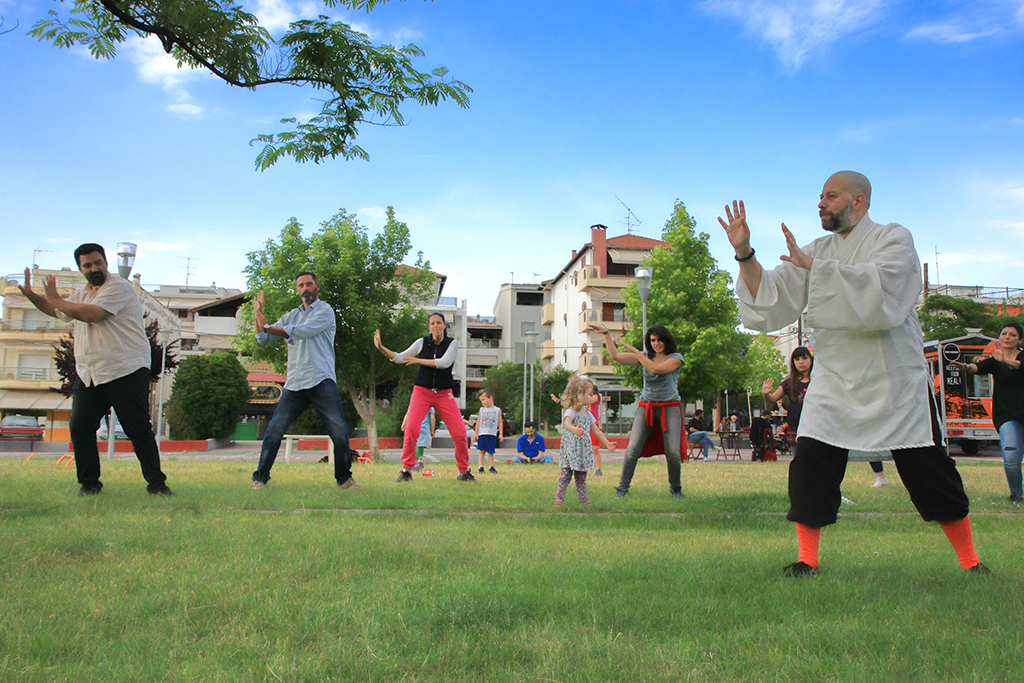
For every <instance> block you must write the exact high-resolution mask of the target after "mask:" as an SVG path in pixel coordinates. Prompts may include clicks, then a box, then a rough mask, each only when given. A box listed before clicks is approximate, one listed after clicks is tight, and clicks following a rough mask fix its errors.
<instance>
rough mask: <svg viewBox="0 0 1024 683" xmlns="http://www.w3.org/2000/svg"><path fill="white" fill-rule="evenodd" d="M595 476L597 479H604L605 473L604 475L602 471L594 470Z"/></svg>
mask: <svg viewBox="0 0 1024 683" xmlns="http://www.w3.org/2000/svg"><path fill="white" fill-rule="evenodd" d="M594 476H595V477H603V476H604V473H602V472H601V470H594Z"/></svg>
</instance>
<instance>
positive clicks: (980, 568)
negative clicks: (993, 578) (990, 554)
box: [967, 562, 992, 574]
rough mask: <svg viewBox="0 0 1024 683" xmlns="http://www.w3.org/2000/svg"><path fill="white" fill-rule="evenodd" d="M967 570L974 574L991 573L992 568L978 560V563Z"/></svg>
mask: <svg viewBox="0 0 1024 683" xmlns="http://www.w3.org/2000/svg"><path fill="white" fill-rule="evenodd" d="M967 571H969V572H972V573H974V574H991V573H992V570H991V569H989V568H988V567H986V566H985V565H984V564H982V563H981V562H979V563H978V564H976V565H974V566H973V567H970V568H969V569H968V570H967Z"/></svg>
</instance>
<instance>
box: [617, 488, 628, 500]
mask: <svg viewBox="0 0 1024 683" xmlns="http://www.w3.org/2000/svg"><path fill="white" fill-rule="evenodd" d="M628 495H629V489H624V488H622V487H617V488H616V489H615V497H616V498H625V497H626V496H628Z"/></svg>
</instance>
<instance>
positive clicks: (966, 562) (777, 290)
mask: <svg viewBox="0 0 1024 683" xmlns="http://www.w3.org/2000/svg"><path fill="white" fill-rule="evenodd" d="M870 204H871V184H870V183H869V182H868V179H867V178H866V177H864V176H863V175H862V174H860V173H855V172H853V171H840V172H838V173H835V174H833V175H832V176H831V177H830V178H829V179H828V180H827V181H826V182H825V186H824V188H823V190H822V193H821V197H820V202H819V203H818V212H819V216H820V218H821V225H822V228H824V229H825V230H826V231H827V232H829V233H831V234H829V235H827V236H825V237H821V238H819V239H817V240H815V241H814V242H812V243H811V244H809V245H807V246H805V247H803V248H801V247H799V246H798V245H797V242H796V239H795V238H794V237H793V234H792V233H791V232H790V231H789V229H788V228H787V227H786V225H785V224H783V225H782V232H783V235H784V236H785V238H786V245H787V247H788V249H789V255H788V256H782V257H781V259H782V261H783V263H782V264H781V265H779V266H778V267H777V268H775V269H774V270H771V271H766V270H764V269H762V267H761V265H760V264H759V263H758V261H757V259H756V258H755V257H754V249H753V248H752V247H751V245H750V228H749V227H748V225H747V220H746V208H745V207H744V205H743V202H742V201H740V202H736V201H734V202H733V204H732V207H731V208H730V207H729V206H728V205H726V207H725V213H726V219H725V220H723V219H722V218H719V219H718V221H719V223H721V225H722V227H723V228H725V231H726V234H727V235H728V238H729V242H730V243H731V244H732V246H733V249H734V250H735V252H736V260H737V261H738V262H739V264H740V278H739V281H738V282H737V286H736V294H737V296H738V298H739V301H740V317H741V319H742V321H743V324H744V325H745V326H746V327H749V328H751V329H756V330H761V331H765V332H768V331H774V330H778V329H781V328H783V327H786V326H788V325H790V324H791V323H793V322H794V321H795V320H797V318H798V317H799V316H800V314H801V313H802V312H804V311H806V318H807V325H808V326H809V327H811V328H813V330H814V333H813V336H812V339H811V346H812V347H813V348H814V375H813V378H812V381H811V383H810V386H809V387H808V390H807V394H806V396H805V397H804V404H803V411H802V413H801V418H800V426H799V430H798V433H797V448H796V454H795V456H794V458H793V462H792V463H791V465H790V469H789V500H790V511H789V515H788V517H787V518H788V519H789V520H790V521H792V522H795V523H796V528H797V538H798V541H799V546H800V554H799V559H798V560H797V562H795V563H793V564H791V565H788V566H787V567H785V569H784V571H785V573H786V574H787V575H792V576H807V575H813V574H814V573H815V572H816V571H817V567H818V544H819V539H820V533H821V527H823V526H826V525H828V524H833V523H835V521H836V513H837V512H838V510H839V505H840V503H841V501H842V494H841V492H840V484H841V483H842V480H843V476H844V475H845V473H846V462H847V457H848V455H849V451H850V450H860V451H871V452H873V451H885V450H889V451H892V455H893V460H894V461H895V462H896V467H897V469H898V470H899V473H900V477H901V478H902V480H903V484H904V485H905V486H906V488H907V491H908V492H909V493H910V499H911V501H912V502H913V503H914V505H915V507H917V509H918V512H920V514H921V516H922V517H923V518H924V519H925V521H937V522H939V524H940V525H941V527H942V529H943V531H944V532H945V534H946V536H947V538H948V539H949V541H950V543H951V544H952V545H953V547H954V549H955V550H956V553H957V557H958V559H959V561H960V565H961V567H963V568H964V569H968V570H971V571H975V572H982V573H989V570H988V568H987V567H985V565H983V564H982V563H981V562H980V560H979V559H978V556H977V554H976V553H975V550H974V540H973V537H972V534H971V521H970V516H969V514H968V513H969V504H968V498H967V495H966V493H964V487H963V481H962V480H961V479H960V474H959V473H958V472H957V470H956V464H955V462H954V461H953V459H952V458H950V457H949V456H948V455H947V454H946V452H945V450H944V449H943V448H942V435H941V431H940V429H939V426H938V421H937V419H936V415H935V409H934V402H933V400H932V391H931V376H930V374H929V372H928V366H927V364H926V362H925V360H924V351H923V347H922V343H923V342H922V334H921V325H920V322H919V321H918V318H917V309H916V305H917V299H918V296H919V295H920V294H921V288H922V281H921V263H920V261H919V259H918V256H917V251H916V250H915V248H914V240H913V237H912V236H911V234H910V231H908V230H907V229H906V228H904V227H903V226H901V225H897V224H895V223H890V224H888V225H880V224H878V223H875V222H873V221H872V220H871V219H870V218H869V217H868V207H869V206H870Z"/></svg>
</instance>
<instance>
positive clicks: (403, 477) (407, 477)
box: [395, 470, 412, 484]
mask: <svg viewBox="0 0 1024 683" xmlns="http://www.w3.org/2000/svg"><path fill="white" fill-rule="evenodd" d="M403 481H412V472H410V471H409V470H402V471H401V472H400V473H399V474H398V479H395V483H396V484H401V483H402V482H403Z"/></svg>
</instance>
